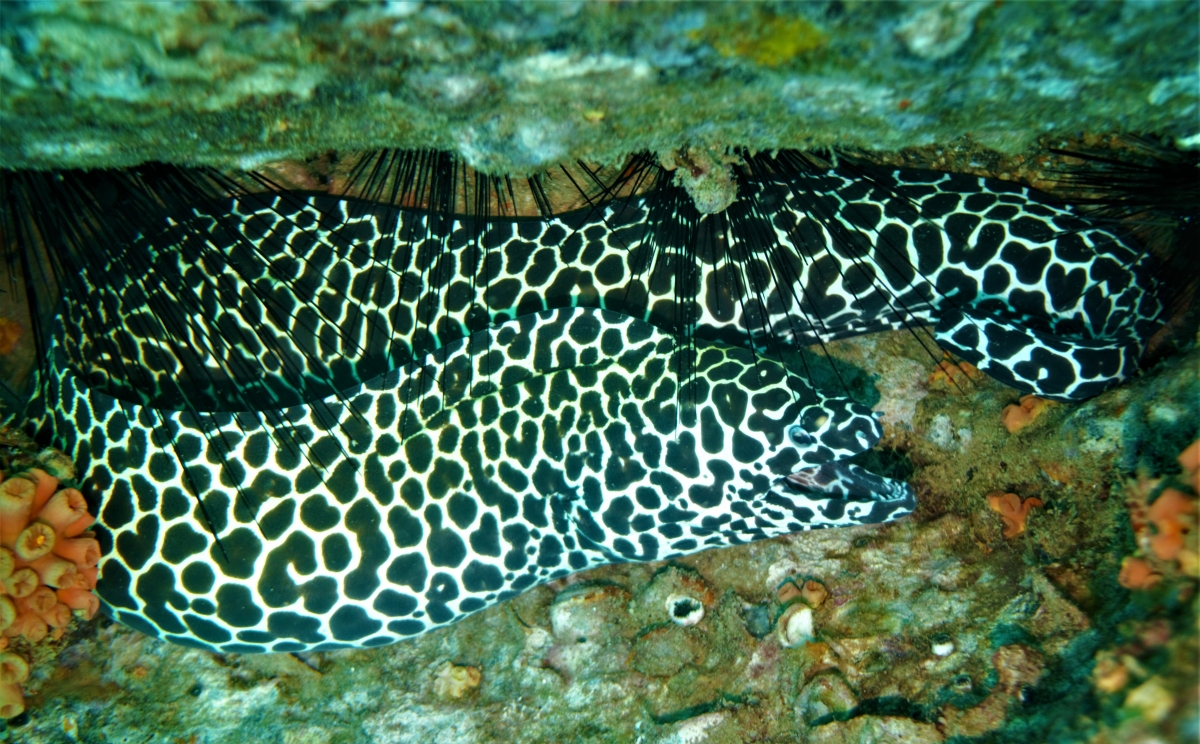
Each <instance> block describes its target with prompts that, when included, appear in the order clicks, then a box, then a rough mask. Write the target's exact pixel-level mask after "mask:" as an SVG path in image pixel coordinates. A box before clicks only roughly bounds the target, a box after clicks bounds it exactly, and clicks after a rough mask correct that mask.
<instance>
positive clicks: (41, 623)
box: [4, 608, 50, 643]
mask: <svg viewBox="0 0 1200 744" xmlns="http://www.w3.org/2000/svg"><path fill="white" fill-rule="evenodd" d="M18 612H19V608H18ZM49 634H50V626H49V625H47V624H46V621H45V620H43V619H42V618H40V617H38V615H37V613H36V612H24V613H20V614H18V615H17V619H16V620H15V621H14V622H13V624H12V625H10V626H8V627H7V628H6V629H5V630H4V635H5V636H7V637H9V638H15V637H16V636H19V635H23V636H25V639H26V640H28V641H29V642H30V643H41V642H42V640H43V639H44V638H45V637H46V636H47V635H49Z"/></svg>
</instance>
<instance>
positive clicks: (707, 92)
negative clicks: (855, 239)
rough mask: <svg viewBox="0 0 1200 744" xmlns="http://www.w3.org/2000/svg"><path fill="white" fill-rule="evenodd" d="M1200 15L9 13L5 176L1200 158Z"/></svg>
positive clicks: (598, 8) (483, 6)
mask: <svg viewBox="0 0 1200 744" xmlns="http://www.w3.org/2000/svg"><path fill="white" fill-rule="evenodd" d="M1196 12H1197V11H1196V3H1195V2H1194V0H1166V1H1163V2H1127V3H1073V2H1042V3H1036V4H1033V3H1021V2H1015V3H1014V2H1009V3H1002V2H984V1H974V0H971V1H960V0H945V1H939V2H928V3H915V4H910V3H877V2H855V1H853V0H827V1H823V2H804V3H794V2H776V3H738V2H729V3H699V4H695V3H656V2H649V3H642V2H639V3H579V2H570V3H560V2H545V3H499V2H487V3H451V4H447V3H422V2H372V3H356V2H345V1H333V0H306V1H305V2H274V3H272V2H261V3H260V2H253V3H252V2H236V3H156V2H122V3H82V2H6V3H4V5H3V8H2V9H0V166H5V167H10V168H66V167H97V166H107V167H116V166H126V165H133V164H136V163H139V162H143V161H147V160H162V161H169V162H181V163H191V164H210V165H221V166H226V167H240V168H243V169H248V168H252V167H255V166H257V165H259V164H261V163H264V162H267V161H272V160H278V159H281V158H288V157H291V158H302V157H306V156H310V155H312V154H314V153H319V152H322V151H325V150H328V149H340V150H345V149H355V148H365V147H385V146H390V147H405V148H416V147H434V148H439V149H443V150H454V151H457V152H459V153H461V154H462V155H463V156H465V158H466V159H467V161H468V162H469V163H471V164H472V165H474V166H476V167H478V168H480V169H483V170H486V171H489V172H494V173H510V174H524V173H529V172H531V171H533V170H536V169H538V168H541V167H549V166H552V165H555V164H556V163H559V162H564V161H569V160H572V159H575V158H586V159H589V160H594V161H602V162H607V161H613V160H617V159H619V158H621V157H623V156H625V155H626V154H627V153H630V152H638V151H652V152H659V151H670V150H674V149H676V148H679V147H685V146H688V145H692V146H701V147H717V148H724V147H727V146H742V147H753V148H759V149H773V148H781V147H791V148H801V149H804V148H814V147H825V146H830V145H839V146H849V147H857V148H864V149H872V150H884V151H891V150H897V149H900V148H904V147H913V146H920V145H928V144H935V143H937V144H944V143H948V142H951V141H953V140H956V139H958V138H961V137H963V136H965V135H968V134H969V135H970V136H972V137H973V138H974V139H975V140H976V141H977V142H980V143H982V144H983V145H985V146H986V147H988V148H991V149H994V150H998V151H1001V152H1004V153H1008V154H1013V153H1018V152H1022V151H1025V150H1026V149H1027V148H1028V147H1029V146H1030V145H1031V144H1032V143H1033V141H1034V140H1035V139H1036V138H1037V137H1038V136H1040V135H1043V134H1054V135H1057V136H1062V135H1066V134H1074V133H1076V132H1080V131H1087V132H1101V133H1102V132H1110V131H1120V132H1135V133H1147V132H1155V133H1159V134H1162V135H1167V136H1169V137H1172V138H1174V139H1176V140H1178V141H1180V142H1184V143H1191V146H1193V147H1194V146H1196V144H1197V143H1198V140H1197V137H1198V136H1200V131H1198V130H1197V127H1196V120H1197V118H1196V117H1197V111H1198V110H1200V109H1198V106H1200V92H1198V91H1200V80H1198V77H1197V70H1196V59H1195V50H1196V49H1197V47H1198V46H1200V36H1198V34H1200V31H1198V29H1197V25H1196V23H1195V18H1196Z"/></svg>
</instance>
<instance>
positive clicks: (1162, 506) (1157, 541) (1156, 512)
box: [1146, 488, 1196, 561]
mask: <svg viewBox="0 0 1200 744" xmlns="http://www.w3.org/2000/svg"><path fill="white" fill-rule="evenodd" d="M1195 512H1196V502H1195V501H1194V500H1193V499H1190V498H1188V497H1187V495H1186V494H1184V493H1183V492H1182V491H1177V490H1175V489H1174V488H1168V489H1166V490H1165V491H1163V492H1162V493H1161V494H1159V496H1158V498H1157V499H1155V500H1154V503H1153V504H1151V505H1150V509H1149V511H1148V512H1147V513H1146V518H1147V519H1148V520H1149V522H1150V523H1151V524H1153V525H1154V528H1155V530H1156V532H1155V534H1153V535H1151V536H1150V540H1149V543H1150V550H1151V551H1153V553H1154V555H1156V556H1158V557H1159V558H1160V559H1162V560H1164V561H1171V560H1174V559H1175V558H1177V557H1178V556H1179V552H1180V551H1181V550H1183V546H1184V538H1185V537H1186V535H1187V533H1188V532H1190V531H1191V527H1192V525H1191V522H1192V521H1194V520H1193V519H1190V518H1189V515H1191V514H1194V513H1195Z"/></svg>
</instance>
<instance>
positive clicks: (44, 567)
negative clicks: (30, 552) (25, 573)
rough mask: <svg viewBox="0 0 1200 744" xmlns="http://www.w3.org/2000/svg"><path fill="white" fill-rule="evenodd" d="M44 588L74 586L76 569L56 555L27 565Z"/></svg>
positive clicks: (72, 564) (73, 565) (47, 556)
mask: <svg viewBox="0 0 1200 744" xmlns="http://www.w3.org/2000/svg"><path fill="white" fill-rule="evenodd" d="M29 567H30V568H32V569H33V570H34V571H35V572H36V573H37V575H38V578H39V579H41V580H42V583H43V584H45V585H46V586H52V587H55V588H58V587H67V586H75V582H76V573H77V571H78V567H77V566H76V565H75V564H74V563H72V562H71V561H68V560H64V559H62V558H59V557H58V556H57V555H46V556H42V557H41V558H39V559H37V560H36V561H33V562H32V563H30V564H29Z"/></svg>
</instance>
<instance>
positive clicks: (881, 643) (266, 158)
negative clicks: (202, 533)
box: [0, 0, 1200, 744]
mask: <svg viewBox="0 0 1200 744" xmlns="http://www.w3.org/2000/svg"><path fill="white" fill-rule="evenodd" d="M1198 10H1200V5H1198V4H1197V2H1195V0H1165V1H1162V2H1126V3H1115V2H1113V3H1068V2H1054V3H1036V4H1034V3H1013V2H1008V3H1003V2H930V3H925V4H905V3H860V2H851V1H843V0H832V1H829V2H813V3H804V4H792V3H773V4H749V3H711V4H703V5H693V4H685V3H679V4H655V3H605V4H599V3H597V4H586V3H545V4H534V3H520V4H518V3H477V4H475V3H473V4H461V5H458V4H432V3H422V2H379V3H373V4H362V5H359V4H353V3H349V2H340V1H331V0H313V1H312V2H306V3H229V4H213V3H181V4H161V3H120V4H117V3H73V2H37V3H34V2H5V3H0V165H2V166H3V167H6V168H67V167H101V166H126V165H132V164H136V163H141V162H145V161H147V160H164V161H171V162H185V163H191V164H202V163H206V164H214V165H218V166H222V167H230V168H241V169H249V168H255V167H258V166H259V165H261V164H264V163H269V162H271V161H276V160H281V159H285V158H289V157H291V158H301V157H308V156H312V155H313V154H315V153H319V152H322V151H324V150H327V149H330V148H334V149H342V150H345V149H350V148H365V147H382V146H397V147H407V148H440V149H444V150H450V151H454V152H457V153H459V154H461V155H462V156H463V157H464V159H465V160H466V161H468V162H469V163H470V164H472V165H473V166H475V167H478V168H479V169H480V170H482V171H487V172H495V173H512V174H527V173H530V172H532V171H534V170H536V169H538V168H539V167H543V166H547V165H550V164H553V163H558V162H564V161H570V160H572V159H574V158H589V159H593V160H596V161H599V162H608V161H616V160H617V159H619V158H620V157H622V156H624V155H626V154H627V153H629V152H634V151H649V152H655V153H668V155H667V156H668V157H670V154H669V152H674V151H676V150H677V149H678V148H687V147H692V148H695V149H696V150H705V149H707V150H709V151H711V152H715V153H718V154H719V153H721V152H724V151H725V148H727V147H730V146H746V147H752V148H754V147H757V148H760V149H774V148H786V147H795V148H819V147H822V146H829V145H836V146H843V147H848V148H864V149H870V150H886V151H891V150H898V149H900V148H905V147H927V148H928V149H927V150H926V151H925V152H924V153H923V154H922V155H920V156H918V158H919V159H920V161H921V162H920V163H919V165H922V166H927V167H934V168H937V169H944V170H950V171H954V172H964V173H978V174H988V175H993V176H999V177H1001V178H1004V179H1006V180H1016V181H1022V182H1026V183H1031V184H1033V185H1035V186H1038V185H1041V184H1040V181H1041V178H1042V175H1041V174H1040V172H1039V171H1040V169H1041V168H1042V167H1044V166H1045V165H1046V163H1048V162H1049V160H1048V159H1047V160H1042V159H1041V157H1040V156H1039V157H1037V158H1034V157H1028V158H1024V157H1022V155H1025V156H1029V155H1031V153H1032V152H1034V150H1032V149H1030V148H1031V145H1032V143H1034V142H1035V140H1037V139H1038V138H1039V137H1041V138H1043V140H1042V143H1041V144H1042V146H1045V145H1046V144H1049V145H1050V146H1056V145H1061V144H1063V143H1064V141H1065V140H1066V139H1067V138H1068V137H1074V136H1076V135H1078V134H1079V133H1081V132H1082V133H1092V134H1095V133H1105V132H1113V131H1116V132H1136V133H1158V134H1161V135H1163V136H1164V137H1166V138H1167V140H1169V141H1172V142H1174V143H1175V144H1176V145H1178V146H1180V147H1184V148H1188V147H1190V148H1193V149H1194V148H1196V147H1200V139H1198V137H1200V133H1198V131H1197V128H1196V120H1197V112H1198V111H1200V72H1198V70H1197V66H1196V49H1197V48H1200V27H1198V26H1197V24H1196V23H1195V19H1196V17H1197V12H1198ZM1083 140H1084V141H1086V140H1087V137H1086V136H1085V137H1083ZM979 143H983V144H984V145H986V147H988V148H991V149H990V150H989V149H984V148H982V147H979V146H978V145H979ZM895 157H896V158H897V159H898V160H897V162H900V159H902V158H905V157H907V154H903V155H896V156H895ZM908 164H911V163H908ZM1053 169H1054V168H1053V167H1050V168H1048V169H1047V170H1048V171H1053ZM12 300H13V298H11V297H7V296H0V316H3V317H0V380H3V381H4V382H6V383H9V384H13V385H14V387H15V386H16V385H17V384H19V383H20V382H22V378H23V376H26V375H28V374H29V369H30V367H31V366H32V363H33V355H32V345H31V344H30V342H29V339H30V332H29V330H28V328H23V327H22V325H21V324H20V323H19V322H17V321H15V320H12V319H11V318H14V317H16V316H15V315H14V314H13V313H12V312H11V307H10V304H11V303H12ZM1194 333H1195V332H1194V328H1193V330H1192V331H1191V332H1190V333H1188V334H1185V335H1186V336H1187V337H1186V338H1184V339H1182V340H1178V341H1177V343H1178V346H1179V347H1182V348H1187V347H1191V348H1192V351H1190V352H1187V353H1184V354H1180V355H1176V356H1174V357H1171V358H1167V359H1166V360H1165V361H1160V362H1159V363H1158V364H1157V366H1152V367H1151V368H1149V369H1148V370H1147V371H1146V373H1145V374H1143V375H1140V376H1139V377H1138V378H1137V379H1135V380H1133V381H1131V382H1130V383H1129V384H1126V385H1123V386H1121V387H1119V388H1117V389H1115V390H1111V391H1109V392H1106V393H1104V394H1103V395H1101V396H1099V397H1097V398H1095V399H1093V400H1091V401H1088V402H1086V403H1083V404H1055V403H1051V402H1048V401H1045V400H1043V399H1040V398H1035V397H1030V396H1022V395H1021V394H1020V393H1019V392H1017V391H1015V390H1013V389H1010V388H1007V387H1004V386H1002V385H1000V384H999V383H996V382H994V381H991V380H989V379H987V378H985V377H983V376H981V375H979V374H978V371H977V370H974V369H973V368H971V367H970V366H969V365H966V366H963V365H957V364H952V363H951V362H950V361H949V360H947V361H946V362H943V363H941V364H940V365H939V364H935V362H936V359H931V357H930V355H929V352H928V351H927V350H926V349H925V348H922V347H921V346H920V345H919V344H918V343H917V342H916V341H915V340H914V338H913V337H912V336H911V335H910V334H908V333H907V332H905V331H892V332H885V333H876V334H872V335H868V336H863V337H858V338H854V339H849V340H844V341H836V342H833V343H830V344H828V345H827V347H826V349H813V350H811V353H814V354H823V353H826V351H827V352H828V353H829V354H831V355H833V356H835V357H837V358H838V359H841V360H844V361H845V362H846V364H847V366H848V367H849V368H852V369H853V370H856V371H857V372H856V374H855V375H854V376H853V377H851V378H848V379H847V380H846V382H847V384H849V385H850V386H851V387H852V388H855V389H856V390H858V391H861V392H865V393H868V394H869V395H877V396H878V399H877V400H876V401H875V404H874V406H873V407H874V408H875V409H876V410H879V411H882V412H883V424H884V428H885V435H884V439H883V441H882V443H881V447H880V448H879V451H878V452H876V453H875V454H873V455H872V457H873V458H874V459H873V460H871V461H870V462H864V463H863V464H864V465H865V466H869V467H870V469H871V470H872V471H874V472H878V473H881V474H884V475H886V476H888V477H891V478H895V479H900V480H905V481H907V482H908V483H910V484H912V486H913V488H914V489H915V490H916V493H917V498H918V503H919V508H918V510H917V512H916V513H915V514H914V515H912V516H911V517H908V518H906V519H904V520H901V521H898V522H896V523H892V524H887V525H880V526H877V527H856V528H851V529H838V530H827V531H821V532H813V533H802V534H797V535H792V536H788V537H782V538H777V539H774V540H769V541H763V542H758V543H754V544H750V545H744V546H740V547H734V548H729V549H723V550H718V551H709V552H705V553H700V554H696V555H691V556H688V557H685V558H680V559H677V560H673V561H670V562H667V563H653V564H638V565H632V564H627V565H614V566H605V567H602V568H597V569H594V570H591V571H587V572H584V573H581V574H577V575H572V576H570V577H568V578H566V579H562V580H558V581H555V582H553V583H550V584H546V585H543V586H540V587H537V588H536V589H533V590H530V591H528V592H526V593H524V594H522V595H520V596H518V597H516V598H515V599H513V600H511V601H508V602H505V603H502V604H500V605H497V606H494V607H491V608H489V609H488V610H486V611H484V612H481V613H480V614H478V615H475V616H472V617H470V618H468V619H466V620H464V621H462V622H460V623H457V624H455V625H453V626H450V627H446V628H442V629H440V630H436V631H434V632H432V633H429V634H428V635H425V636H422V637H420V638H416V639H413V640H411V641H407V642H404V643H399V644H396V645H393V646H389V647H386V648H380V649H374V650H344V651H334V652H324V653H306V654H299V655H289V654H253V655H239V654H215V653H209V652H205V651H200V650H194V649H187V648H183V647H180V646H174V645H170V644H166V643H163V642H160V641H157V640H154V639H151V638H149V637H147V636H144V635H142V634H139V633H138V632H136V631H134V630H131V629H129V628H127V627H124V626H121V625H118V624H114V623H112V622H111V621H109V620H107V619H105V618H103V617H97V618H96V619H94V620H91V621H89V622H83V621H81V620H74V621H71V622H70V623H69V628H68V627H64V628H55V629H54V630H53V631H52V632H51V633H50V635H49V636H48V637H47V638H45V639H44V640H43V641H42V642H40V643H38V644H36V645H32V646H31V645H30V644H28V643H27V642H26V641H25V640H22V639H19V638H14V639H12V640H11V641H10V640H9V639H7V638H5V639H0V648H3V645H4V643H7V644H8V648H7V649H6V651H7V652H10V653H14V654H19V655H21V656H22V657H23V658H25V659H28V660H29V662H30V664H29V667H30V671H29V673H28V677H27V678H22V681H21V683H20V684H21V686H22V687H23V690H24V704H25V706H26V708H27V710H26V712H25V713H23V714H21V715H20V716H18V717H17V718H14V719H12V720H10V721H8V722H7V723H6V722H3V721H0V742H19V743H21V744H25V743H29V744H43V743H50V744H67V743H68V742H88V743H93V742H94V743H96V744H101V743H108V742H125V741H153V742H187V743H188V744H225V743H229V744H234V743H235V742H236V743H240V742H244V741H262V742H272V743H275V742H280V743H285V744H310V743H311V744H350V743H358V742H363V743H367V742H370V743H375V742H380V743H383V744H393V743H400V742H422V743H424V742H447V743H449V742H455V743H457V742H492V741H514V742H543V741H580V742H597V743H598V742H645V743H646V744H650V743H652V742H654V743H658V742H661V743H663V744H666V743H668V742H669V743H671V744H685V743H689V744H690V743H696V744H698V743H700V742H712V743H714V744H726V743H732V742H749V741H756V742H793V741H800V742H829V743H834V742H864V741H865V742H874V741H905V742H953V743H963V742H972V741H988V742H991V741H999V742H1009V741H1011V742H1021V744H1027V743H1028V742H1031V741H1038V742H1042V741H1045V742H1080V741H1087V742H1090V743H1091V744H1157V742H1175V741H1196V740H1197V739H1198V738H1200V713H1198V711H1197V708H1196V700H1197V697H1198V695H1200V687H1198V684H1197V680H1198V679H1200V665H1198V662H1197V659H1200V627H1198V625H1197V617H1198V616H1200V598H1198V597H1197V594H1196V589H1197V585H1198V577H1200V566H1198V563H1200V560H1198V558H1197V555H1198V553H1200V546H1198V545H1197V538H1198V536H1200V531H1198V530H1197V529H1196V512H1197V504H1196V500H1195V498H1194V496H1195V494H1196V492H1197V490H1200V482H1197V480H1196V476H1195V472H1196V470H1197V469H1200V453H1198V451H1197V449H1196V447H1195V446H1192V447H1191V449H1189V445H1192V443H1193V442H1195V441H1196V440H1197V438H1198V437H1200V351H1196V350H1195V346H1194V342H1193V341H1192V339H1193V337H1194ZM1161 357H1162V355H1159V357H1157V358H1161ZM871 391H877V393H871ZM3 444H5V442H2V441H0V445H3ZM1188 452H1190V453H1191V455H1190V457H1191V459H1190V460H1189V459H1188V458H1187V457H1184V458H1183V459H1182V460H1181V459H1180V456H1181V453H1188ZM1188 467H1190V468H1191V473H1192V475H1191V476H1190V478H1191V480H1190V481H1188V478H1189V476H1188V470H1187V468H1188ZM1188 482H1190V483H1191V489H1190V491H1189V489H1188V486H1187V483H1188ZM1172 492H1173V493H1174V494H1177V495H1173V496H1172V495H1170V494H1171V493H1172ZM2 661H3V658H0V662H2ZM3 666H4V665H3V663H0V667H3ZM11 673H12V672H11V670H10V669H8V668H0V675H4V674H11ZM0 682H3V683H4V684H7V680H6V679H4V678H2V677H0Z"/></svg>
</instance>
